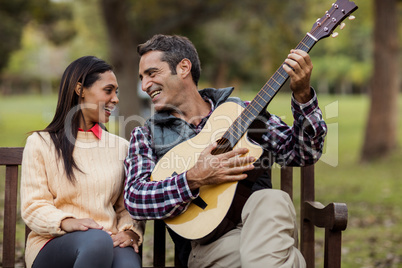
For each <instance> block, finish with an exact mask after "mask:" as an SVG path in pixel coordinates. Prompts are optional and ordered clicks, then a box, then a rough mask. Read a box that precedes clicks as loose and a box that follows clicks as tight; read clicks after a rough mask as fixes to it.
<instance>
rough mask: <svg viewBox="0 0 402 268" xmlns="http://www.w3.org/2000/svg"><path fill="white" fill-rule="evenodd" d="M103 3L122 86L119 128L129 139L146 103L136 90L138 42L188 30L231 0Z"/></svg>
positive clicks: (104, 0)
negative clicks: (141, 100)
mask: <svg viewBox="0 0 402 268" xmlns="http://www.w3.org/2000/svg"><path fill="white" fill-rule="evenodd" d="M100 3H101V8H102V11H103V16H104V18H105V22H106V29H107V35H108V39H109V44H110V58H111V63H112V65H113V66H114V67H115V73H116V76H117V79H118V81H119V87H120V88H121V89H122V90H120V95H119V98H120V100H121V101H120V104H119V111H120V115H121V117H120V121H121V122H120V123H121V124H120V128H119V129H120V131H122V132H123V133H119V134H120V135H121V136H124V137H125V138H127V139H128V138H129V137H130V133H131V131H132V129H133V128H134V127H135V126H138V125H141V124H142V123H143V122H144V119H143V118H142V117H141V109H142V108H143V107H142V106H141V102H140V99H139V96H138V94H137V85H138V64H139V58H138V56H137V51H136V46H137V44H140V43H142V42H144V41H145V40H146V39H148V38H149V37H151V36H152V35H154V34H156V33H164V34H172V33H177V32H185V31H186V30H188V29H190V28H191V27H194V26H195V25H197V23H201V22H202V21H206V20H208V18H212V17H214V16H216V14H219V12H221V11H222V10H224V8H225V7H226V6H227V5H228V3H229V2H226V1H217V0H208V1H205V0H197V1H184V2H183V1H180V0H168V1H163V2H162V1H157V0H148V1H146V2H145V1H134V0H124V1H123V0H101V2H100ZM179 7H180V8H179Z"/></svg>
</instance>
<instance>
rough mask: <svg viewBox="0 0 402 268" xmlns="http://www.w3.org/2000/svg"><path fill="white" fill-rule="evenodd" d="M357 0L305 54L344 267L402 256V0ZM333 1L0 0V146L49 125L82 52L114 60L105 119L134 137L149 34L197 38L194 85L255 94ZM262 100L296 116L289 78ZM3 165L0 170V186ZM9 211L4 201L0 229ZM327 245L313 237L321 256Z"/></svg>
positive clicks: (321, 181)
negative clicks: (115, 94)
mask: <svg viewBox="0 0 402 268" xmlns="http://www.w3.org/2000/svg"><path fill="white" fill-rule="evenodd" d="M355 3H356V4H357V5H358V6H359V9H358V10H357V11H356V12H354V13H353V15H354V16H355V17H356V19H355V20H351V21H349V20H345V22H346V27H345V28H344V29H343V30H339V29H337V30H336V31H337V32H339V36H338V37H337V38H328V39H324V40H321V41H319V42H318V43H317V44H316V46H315V47H314V48H313V50H312V51H311V53H310V55H311V59H312V61H313V64H314V70H313V74H312V78H311V81H312V86H313V87H314V88H315V89H316V91H317V95H318V98H319V104H320V107H321V109H322V110H323V113H324V118H325V120H326V122H327V124H328V126H329V133H328V137H327V140H326V145H325V150H324V154H323V157H322V159H321V160H320V161H319V162H318V164H317V165H316V199H317V200H319V201H321V202H322V203H323V204H327V203H329V202H334V201H336V202H344V203H346V204H347V206H348V209H349V221H348V227H347V229H346V231H345V232H344V234H343V246H342V267H402V210H401V205H402V195H401V194H400V191H401V190H402V168H401V164H402V150H401V144H402V124H401V107H402V94H401V93H402V88H401V81H400V80H401V79H400V63H401V59H402V56H401V45H400V44H401V39H402V27H400V26H401V21H402V16H401V15H402V1H398V0H360V1H359V0H357V1H355ZM331 4H332V2H331V1H327V0H302V1H283V0H281V1H280V0H271V1H263V0H249V1H241V0H232V1H224V0H220V1H218V0H194V1H183V0H182V1H180V0H164V1H161V0H159V1H158V0H147V1H145V0H139V1H134V0H86V1H84V0H57V1H56V0H53V1H52V0H13V1H6V0H0V18H1V20H0V34H1V36H2V42H1V43H0V146H3V147H10V146H24V144H25V139H26V137H27V135H28V132H29V131H32V130H37V129H43V128H44V127H46V126H47V124H48V123H49V122H50V120H51V119H52V117H53V113H54V110H55V106H56V101H57V90H58V82H59V79H60V77H61V74H62V72H63V71H64V69H65V68H66V67H67V65H68V64H69V63H70V62H71V61H73V60H74V59H76V58H78V57H80V56H84V55H96V56H98V57H100V58H103V59H105V60H107V61H109V62H110V63H112V64H113V65H114V67H115V72H116V75H117V79H118V82H119V85H120V93H119V94H120V95H119V98H120V104H119V110H118V111H117V112H116V114H115V117H114V120H111V123H109V124H108V128H109V129H110V131H111V132H114V133H116V134H119V135H121V136H123V137H126V138H129V136H128V135H129V133H130V131H131V129H132V127H133V126H134V125H136V124H140V123H141V122H142V119H143V118H145V116H147V115H148V114H149V110H148V108H149V102H147V101H146V99H145V98H144V96H143V95H142V94H140V93H139V91H138V89H137V86H138V60H139V59H138V56H137V55H136V46H137V45H138V44H139V43H142V42H144V41H145V40H147V39H148V38H149V37H151V36H152V35H153V34H156V33H165V34H181V35H185V36H188V37H189V38H190V39H191V40H192V41H193V42H194V44H195V46H196V47H197V49H198V51H199V56H200V59H201V63H202V68H203V72H202V77H201V81H200V88H203V87H215V88H219V87H226V86H235V92H234V93H233V95H236V96H240V97H242V98H243V99H252V98H253V97H254V96H255V95H256V93H257V92H258V90H259V89H260V88H261V87H262V86H263V85H264V83H265V82H266V81H267V80H268V79H269V77H270V76H271V75H272V74H273V73H274V72H275V70H276V69H277V68H278V67H279V66H280V64H281V63H282V62H283V60H284V59H285V58H286V56H287V54H288V53H289V50H290V49H291V48H294V47H295V46H296V45H297V43H298V42H299V41H300V40H301V39H302V38H303V37H304V35H305V33H306V32H308V31H310V29H311V27H312V25H313V23H314V22H315V20H316V19H317V18H320V17H322V16H324V12H325V11H326V10H329V9H330V8H331ZM268 110H269V111H270V112H271V113H274V114H277V115H279V116H281V117H282V118H283V119H284V120H285V121H286V122H287V123H288V124H292V115H291V111H290V93H289V89H288V85H287V84H286V85H285V86H284V87H283V89H282V90H281V92H280V93H279V94H278V96H276V97H275V98H274V100H273V101H272V102H271V103H270V105H269V107H268ZM133 116H134V118H136V119H135V120H126V121H125V120H124V118H129V117H133ZM122 118H123V119H122ZM119 122H120V123H122V124H120V125H119V124H118V123H119ZM274 172H275V170H274ZM3 176H4V172H2V170H1V172H0V186H1V188H3V189H4V184H3ZM296 183H297V182H296ZM274 187H275V188H277V187H278V183H277V182H275V181H274ZM0 192H3V191H0ZM3 198H4V197H3V196H0V207H3ZM295 199H296V202H297V200H298V195H297V194H296V195H295ZM4 216H5V215H3V210H2V209H1V210H0V228H2V219H3V217H4ZM22 226H23V224H22V222H20V226H19V228H18V230H19V231H20V232H19V234H18V244H17V246H18V253H17V255H18V258H20V259H21V258H22V254H23V243H24V242H23V227H22ZM0 238H1V237H0ZM317 238H318V240H319V241H320V239H322V234H320V233H318V234H317ZM147 239H150V238H147ZM0 246H1V245H0ZM322 247H323V245H322V244H321V245H320V243H319V244H318V249H317V250H318V251H317V259H318V263H319V266H318V267H322V264H321V263H322V257H323V256H322V253H320V252H321V250H322ZM144 258H148V252H147V248H146V247H145V248H144ZM0 263H1V261H0Z"/></svg>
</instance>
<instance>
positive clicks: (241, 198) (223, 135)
mask: <svg viewBox="0 0 402 268" xmlns="http://www.w3.org/2000/svg"><path fill="white" fill-rule="evenodd" d="M356 9H357V6H356V5H355V3H354V2H351V1H348V0H338V1H337V2H336V3H334V4H332V7H331V9H330V10H329V11H327V12H326V13H325V15H324V16H323V17H322V18H320V19H318V20H317V21H316V22H315V23H314V25H313V27H312V29H311V31H310V32H308V33H307V34H306V35H305V37H304V38H303V39H302V40H301V42H300V43H299V44H298V45H297V47H296V49H301V50H303V51H306V52H309V51H310V50H311V49H312V48H313V46H314V45H315V44H316V43H317V42H318V41H319V40H321V39H323V38H325V37H328V36H330V35H332V34H333V31H334V29H335V28H336V27H337V26H338V25H340V24H341V22H342V21H343V20H344V19H345V18H346V17H348V16H349V15H350V14H351V13H352V12H354V11H355V10H356ZM352 18H353V17H352V16H351V17H350V19H352ZM343 25H344V24H342V25H341V28H342V26H343ZM288 78H289V75H288V74H287V73H286V72H285V71H284V70H283V68H282V66H281V67H279V68H278V70H277V71H276V72H275V73H274V75H273V76H272V77H271V78H270V79H269V80H268V81H267V83H266V84H265V85H264V86H263V87H262V89H261V90H260V91H259V92H258V94H257V96H256V97H255V98H254V99H253V100H252V101H251V102H250V104H249V105H248V106H247V107H246V108H243V107H242V106H240V105H239V104H236V103H234V102H226V103H224V104H222V105H220V106H218V107H217V108H216V110H215V111H214V112H213V113H212V114H211V116H210V118H209V119H208V121H207V123H206V125H205V126H204V128H203V129H202V131H201V132H200V133H199V134H198V135H196V136H195V137H193V138H191V139H189V140H187V141H185V142H183V143H180V144H179V145H177V146H175V147H174V148H172V149H171V150H170V151H168V152H167V153H166V154H165V155H164V156H163V157H162V158H161V159H160V160H159V161H158V163H157V165H156V166H155V169H154V170H153V172H152V175H151V180H153V181H157V180H163V179H164V178H167V177H171V176H172V175H174V174H180V173H182V172H185V171H186V170H189V169H190V168H191V167H193V166H194V165H195V163H196V162H197V159H198V157H199V155H200V154H201V152H202V151H203V150H204V149H205V148H206V147H207V146H208V145H209V144H211V143H213V142H215V141H217V142H218V148H217V149H216V151H215V152H213V153H216V154H219V153H224V152H227V151H229V150H232V149H233V148H237V147H238V148H243V147H246V148H248V149H249V152H248V154H250V155H252V156H254V157H255V158H256V159H260V157H261V155H262V154H263V150H262V148H261V147H260V146H258V145H256V144H255V143H253V142H251V141H250V140H249V139H248V137H247V136H248V135H247V132H248V130H249V128H250V126H251V125H252V123H253V122H254V121H255V120H256V118H257V117H258V116H259V115H260V114H261V113H262V112H263V111H264V110H265V109H266V107H267V106H268V104H269V103H270V101H271V100H272V98H273V97H274V96H275V95H276V93H277V92H278V91H279V90H280V88H281V87H282V86H283V84H284V83H285V82H286V80H287V79H288ZM256 170H257V169H256ZM255 173H256V174H255V175H256V176H258V175H259V174H260V172H257V171H256V172H255ZM249 177H252V176H250V175H249V176H248V178H249ZM246 184H247V183H244V182H243V181H240V182H229V183H224V184H219V185H208V186H202V187H201V188H200V189H199V197H198V198H197V199H196V200H194V201H193V202H191V203H190V204H189V206H188V208H187V210H186V211H185V212H184V213H182V214H180V215H178V216H176V217H173V218H167V219H165V220H164V221H165V223H166V224H167V225H168V227H169V228H171V229H172V230H173V231H174V232H176V233H177V234H178V235H180V236H182V237H184V238H186V239H191V240H197V241H199V242H200V243H202V244H205V243H210V242H212V241H214V240H216V239H217V238H219V237H220V236H221V235H223V234H224V233H225V232H227V231H228V230H230V229H232V228H234V227H235V226H236V224H237V223H238V222H239V220H240V215H241V210H242V206H243V205H244V203H245V202H246V200H247V198H248V196H249V195H250V190H247V189H249V188H250V187H247V186H245V185H246Z"/></svg>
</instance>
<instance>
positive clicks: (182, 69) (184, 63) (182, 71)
mask: <svg viewBox="0 0 402 268" xmlns="http://www.w3.org/2000/svg"><path fill="white" fill-rule="evenodd" d="M191 66H192V65H191V61H190V60H189V59H187V58H184V59H182V60H181V61H180V62H179V64H178V65H177V73H178V74H179V75H181V76H182V77H183V78H185V77H186V76H187V75H189V74H190V75H191Z"/></svg>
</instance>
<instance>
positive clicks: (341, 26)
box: [339, 22, 346, 30]
mask: <svg viewBox="0 0 402 268" xmlns="http://www.w3.org/2000/svg"><path fill="white" fill-rule="evenodd" d="M345 26H346V24H345V23H344V22H342V23H341V25H340V26H339V29H341V30H343V28H345Z"/></svg>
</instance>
